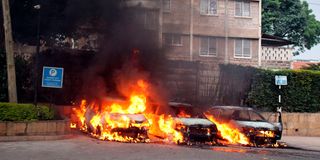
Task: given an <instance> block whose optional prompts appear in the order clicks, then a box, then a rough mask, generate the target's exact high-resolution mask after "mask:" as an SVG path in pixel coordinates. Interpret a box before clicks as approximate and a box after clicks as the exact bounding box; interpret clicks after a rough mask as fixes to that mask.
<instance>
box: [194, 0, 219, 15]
mask: <svg viewBox="0 0 320 160" xmlns="http://www.w3.org/2000/svg"><path fill="white" fill-rule="evenodd" d="M205 1H207V4H206V6H207V12H206V13H204V12H202V8H201V3H202V0H200V2H199V3H200V4H199V7H200V8H199V11H200V15H203V16H218V6H219V5H218V3H219V0H205ZM211 1H216V8H215V9H216V13H213V14H211V13H210V2H211Z"/></svg>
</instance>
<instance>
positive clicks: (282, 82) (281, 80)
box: [275, 75, 288, 109]
mask: <svg viewBox="0 0 320 160" xmlns="http://www.w3.org/2000/svg"><path fill="white" fill-rule="evenodd" d="M275 83H276V85H277V86H279V90H281V86H286V85H288V79H287V76H278V75H277V76H275ZM279 103H281V94H279ZM280 109H281V108H280Z"/></svg>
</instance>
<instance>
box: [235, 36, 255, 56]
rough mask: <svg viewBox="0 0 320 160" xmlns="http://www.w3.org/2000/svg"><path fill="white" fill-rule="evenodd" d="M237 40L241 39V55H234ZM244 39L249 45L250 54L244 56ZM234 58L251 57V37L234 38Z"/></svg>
mask: <svg viewBox="0 0 320 160" xmlns="http://www.w3.org/2000/svg"><path fill="white" fill-rule="evenodd" d="M237 40H241V56H238V55H236V51H237ZM244 41H249V45H250V46H249V47H250V56H249V57H245V56H244ZM233 56H234V58H241V59H251V58H252V40H251V39H246V38H238V39H234V54H233Z"/></svg>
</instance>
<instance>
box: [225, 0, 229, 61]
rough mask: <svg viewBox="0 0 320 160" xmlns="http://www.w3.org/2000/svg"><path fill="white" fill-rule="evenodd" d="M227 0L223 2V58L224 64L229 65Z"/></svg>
mask: <svg viewBox="0 0 320 160" xmlns="http://www.w3.org/2000/svg"><path fill="white" fill-rule="evenodd" d="M228 2H229V1H228V0H225V1H224V14H225V15H224V36H225V37H224V43H225V45H224V50H225V51H224V52H225V57H224V63H225V64H228V63H229V53H228V52H229V51H228V48H229V47H228V45H229V15H228V14H229V12H228V8H227V7H228Z"/></svg>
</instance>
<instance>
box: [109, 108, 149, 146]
mask: <svg viewBox="0 0 320 160" xmlns="http://www.w3.org/2000/svg"><path fill="white" fill-rule="evenodd" d="M109 120H111V121H113V122H112V123H110V122H109V123H108V122H107V123H106V127H110V131H111V133H116V134H117V135H119V136H122V137H128V138H130V139H132V140H133V141H139V142H146V141H148V140H149V137H148V129H149V125H150V124H149V122H148V120H147V119H146V117H145V116H144V115H143V114H118V113H116V114H115V113H112V114H109ZM115 126H116V127H115Z"/></svg>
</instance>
